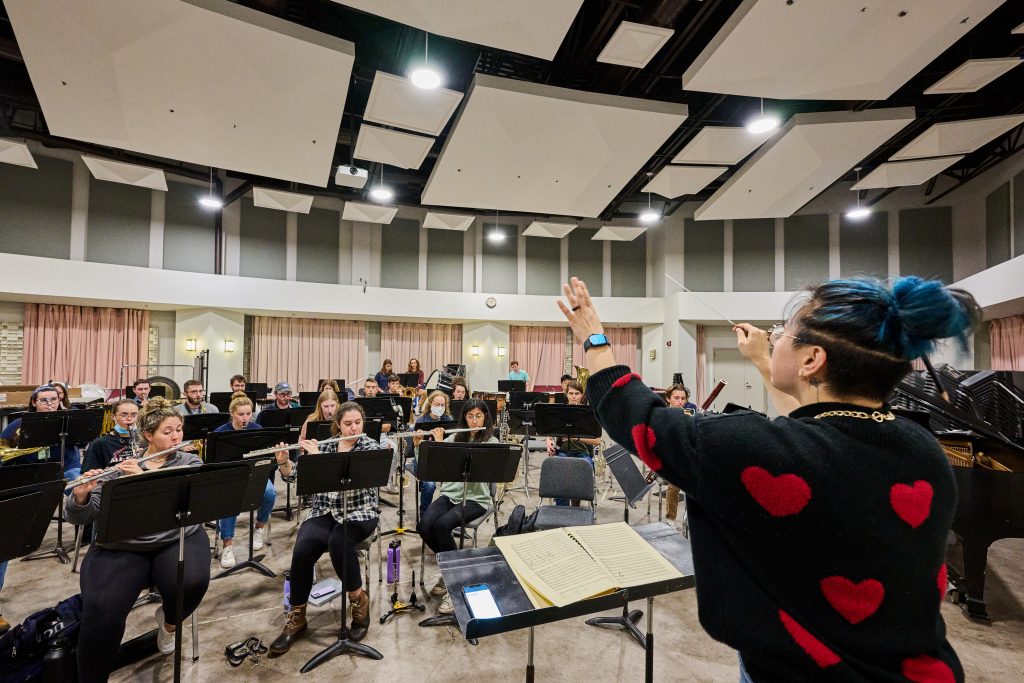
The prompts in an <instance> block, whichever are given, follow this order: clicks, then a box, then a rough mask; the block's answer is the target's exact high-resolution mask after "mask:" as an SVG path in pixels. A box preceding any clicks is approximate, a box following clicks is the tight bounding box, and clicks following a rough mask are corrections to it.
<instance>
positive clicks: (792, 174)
mask: <svg viewBox="0 0 1024 683" xmlns="http://www.w3.org/2000/svg"><path fill="white" fill-rule="evenodd" d="M913 120H914V110H913V108H911V107H902V108H896V109H872V110H868V111H863V112H827V113H820V114H797V115H796V116H794V117H793V118H791V119H790V120H789V121H787V122H786V125H785V126H784V127H783V128H782V130H781V131H780V132H779V134H778V135H777V136H776V137H774V138H773V139H772V140H771V142H769V143H768V144H766V145H765V146H763V147H762V148H761V149H760V150H758V151H757V153H756V154H755V155H754V156H753V157H751V158H750V160H749V161H747V163H745V164H744V165H743V166H742V167H741V168H740V169H739V170H738V171H737V172H736V173H734V174H733V175H732V177H730V178H729V180H727V181H726V182H725V184H724V185H722V187H720V188H719V189H718V190H717V191H716V192H715V193H714V194H713V195H712V196H711V198H710V199H708V200H707V201H706V202H705V203H704V204H703V205H702V206H700V207H699V208H698V209H697V211H696V212H695V214H694V217H695V218H696V219H698V220H712V219H725V218H778V217H785V216H790V215H792V214H793V213H794V212H796V211H797V210H798V209H799V208H800V207H801V206H803V205H804V204H806V203H807V202H808V201H810V200H811V199H813V198H814V197H815V196H816V195H818V194H819V193H821V192H822V191H824V190H825V189H827V188H828V187H829V186H830V185H831V184H832V183H834V182H835V181H836V180H838V179H839V178H840V177H841V176H842V175H843V174H844V173H846V172H847V171H848V170H849V169H850V168H851V167H852V166H853V165H854V164H856V163H857V162H858V161H860V160H861V159H863V158H864V157H866V156H867V155H868V154H870V153H871V152H872V150H874V149H877V148H878V146H879V145H881V144H882V143H884V142H885V141H886V140H888V139H889V138H891V137H892V136H893V135H895V134H896V133H898V132H899V131H900V130H902V129H903V128H904V127H905V126H907V125H908V124H909V123H910V122H911V121H913Z"/></svg>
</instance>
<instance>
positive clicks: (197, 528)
mask: <svg viewBox="0 0 1024 683" xmlns="http://www.w3.org/2000/svg"><path fill="white" fill-rule="evenodd" d="M147 464H148V463H142V464H141V465H139V467H141V468H142V469H143V470H146V469H147V468H146V465H147ZM202 464H203V461H202V460H200V459H199V456H198V455H196V454H195V453H186V452H184V451H178V452H176V453H175V454H174V455H172V456H171V457H170V458H168V459H167V462H166V463H164V465H163V466H162V467H160V468H159V469H161V470H163V469H167V468H168V467H185V466H188V467H199V466H200V465H202ZM121 476H124V475H122V474H121V473H120V472H118V473H117V476H116V477H111V478H110V479H107V480H105V481H112V480H113V479H117V478H119V477H121ZM103 484H104V482H103V481H101V482H100V483H99V485H98V486H97V487H96V488H94V489H93V490H92V493H90V494H89V500H87V501H85V505H79V504H78V503H76V502H75V496H74V494H71V495H69V496H65V498H64V515H65V517H66V518H67V520H68V521H69V522H71V523H72V524H79V525H82V524H91V523H93V522H95V521H96V518H97V517H99V514H100V494H101V493H102V492H103ZM202 530H203V525H202V524H194V525H192V526H189V527H186V528H185V535H186V536H191V535H192V534H194V533H198V532H201V531H202ZM177 540H178V530H177V529H176V528H175V529H169V530H168V531H161V532H159V533H155V534H147V535H145V536H138V537H136V538H129V539H124V540H121V541H116V542H113V543H103V544H97V545H101V547H103V548H106V549H107V550H134V551H146V550H158V549H160V548H162V547H164V546H166V545H168V544H171V543H174V542H175V541H177Z"/></svg>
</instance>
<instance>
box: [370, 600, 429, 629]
mask: <svg viewBox="0 0 1024 683" xmlns="http://www.w3.org/2000/svg"><path fill="white" fill-rule="evenodd" d="M392 604H393V605H394V607H392V608H391V609H389V610H388V611H387V612H385V613H384V615H383V616H381V618H380V623H381V624H386V623H388V619H390V618H391V617H393V616H397V615H399V614H405V613H406V612H413V611H417V610H418V611H420V612H425V611H427V608H426V607H425V606H424V605H421V604H419V603H418V602H410V603H392Z"/></svg>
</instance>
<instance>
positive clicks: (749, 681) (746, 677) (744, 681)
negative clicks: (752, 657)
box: [739, 655, 754, 683]
mask: <svg viewBox="0 0 1024 683" xmlns="http://www.w3.org/2000/svg"><path fill="white" fill-rule="evenodd" d="M739 658H740V683H754V679H753V678H751V677H750V674H748V673H747V669H746V667H744V666H743V655H739Z"/></svg>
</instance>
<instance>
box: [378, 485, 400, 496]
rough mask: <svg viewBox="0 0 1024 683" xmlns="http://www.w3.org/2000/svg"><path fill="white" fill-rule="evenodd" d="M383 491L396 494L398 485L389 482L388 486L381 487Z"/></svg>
mask: <svg viewBox="0 0 1024 683" xmlns="http://www.w3.org/2000/svg"><path fill="white" fill-rule="evenodd" d="M381 492H382V493H387V494H389V495H392V496H395V495H398V487H397V486H395V485H394V484H388V485H387V486H385V487H384V488H382V489H381Z"/></svg>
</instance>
